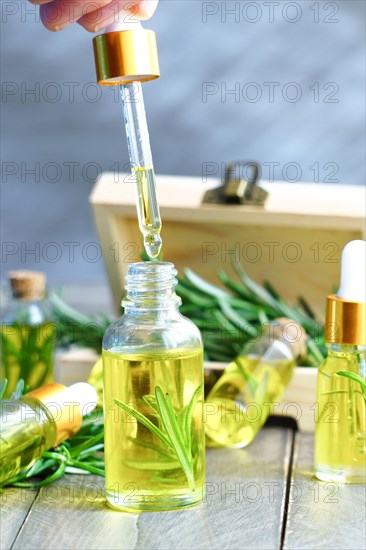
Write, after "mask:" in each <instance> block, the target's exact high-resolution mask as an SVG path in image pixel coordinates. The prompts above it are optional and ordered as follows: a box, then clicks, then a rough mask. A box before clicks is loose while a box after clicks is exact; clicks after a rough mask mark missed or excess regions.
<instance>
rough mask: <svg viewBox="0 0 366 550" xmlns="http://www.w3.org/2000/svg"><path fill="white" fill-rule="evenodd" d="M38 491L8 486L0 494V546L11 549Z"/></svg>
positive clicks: (6, 549)
mask: <svg viewBox="0 0 366 550" xmlns="http://www.w3.org/2000/svg"><path fill="white" fill-rule="evenodd" d="M37 493H38V491H34V490H31V489H16V488H15V487H8V488H6V489H3V492H2V493H1V495H0V502H1V511H0V525H1V530H0V548H1V549H2V550H10V548H11V546H12V544H13V542H14V540H15V539H16V537H17V535H18V533H19V531H20V529H21V527H22V525H23V523H24V521H25V519H26V517H27V514H28V512H29V510H30V509H31V507H32V504H33V502H34V500H35V499H36V497H37Z"/></svg>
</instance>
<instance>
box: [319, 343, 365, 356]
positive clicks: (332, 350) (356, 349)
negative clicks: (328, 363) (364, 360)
mask: <svg viewBox="0 0 366 550" xmlns="http://www.w3.org/2000/svg"><path fill="white" fill-rule="evenodd" d="M327 347H328V354H329V355H338V354H340V353H341V354H345V353H350V354H364V355H366V346H355V345H353V344H333V343H331V344H329V343H328V344H327Z"/></svg>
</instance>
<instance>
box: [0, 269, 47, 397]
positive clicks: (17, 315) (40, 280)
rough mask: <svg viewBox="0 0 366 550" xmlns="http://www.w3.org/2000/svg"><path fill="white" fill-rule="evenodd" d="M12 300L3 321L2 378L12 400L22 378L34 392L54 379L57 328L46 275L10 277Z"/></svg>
mask: <svg viewBox="0 0 366 550" xmlns="http://www.w3.org/2000/svg"><path fill="white" fill-rule="evenodd" d="M8 276H9V281H10V285H11V289H12V298H11V300H10V302H9V305H8V308H7V310H6V312H5V314H4V316H3V318H2V320H1V379H2V380H4V379H7V381H8V384H7V387H6V393H5V397H10V396H11V395H12V393H13V392H14V390H15V386H16V384H17V382H18V380H19V379H23V380H24V383H25V386H26V388H27V389H29V390H33V389H35V388H38V387H40V386H42V385H43V384H47V383H50V382H53V380H54V347H55V341H56V325H55V322H54V320H53V316H52V311H51V308H50V305H49V304H48V302H47V301H46V300H45V286H46V277H45V274H44V273H42V272H36V271H13V272H10V273H9V274H8Z"/></svg>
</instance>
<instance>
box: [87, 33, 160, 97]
mask: <svg viewBox="0 0 366 550" xmlns="http://www.w3.org/2000/svg"><path fill="white" fill-rule="evenodd" d="M93 45H94V58H95V67H96V72H97V81H98V84H100V85H101V86H118V85H119V84H130V83H131V82H147V81H148V80H154V79H155V78H159V76H160V68H159V59H158V49H157V46H156V36H155V32H154V31H149V30H146V29H142V28H139V29H133V30H124V31H116V32H107V33H104V34H100V35H99V36H96V37H95V38H94V39H93Z"/></svg>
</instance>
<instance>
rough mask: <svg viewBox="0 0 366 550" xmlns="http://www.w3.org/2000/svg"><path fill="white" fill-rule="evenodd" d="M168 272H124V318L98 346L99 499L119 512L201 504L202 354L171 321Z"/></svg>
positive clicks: (136, 267) (182, 326)
mask: <svg viewBox="0 0 366 550" xmlns="http://www.w3.org/2000/svg"><path fill="white" fill-rule="evenodd" d="M176 273H177V272H176V270H175V268H174V265H173V264H171V263H165V262H139V263H135V264H130V265H129V266H128V273H127V277H126V280H127V285H126V289H127V296H126V298H125V299H124V300H123V302H122V304H123V306H124V315H123V316H122V317H121V318H120V319H118V320H117V321H116V322H115V323H113V324H112V325H111V326H110V327H109V328H108V330H107V331H106V333H105V336H104V339H103V383H104V415H105V462H106V495H107V501H108V503H109V505H110V506H112V507H113V508H116V509H119V510H127V511H133V510H135V511H136V510H140V511H141V510H145V511H149V510H151V511H157V510H169V509H177V508H183V507H186V506H191V505H193V504H196V503H198V502H199V501H200V500H202V498H203V483H204V478H205V441H204V428H203V421H202V407H203V399H204V396H203V349H202V340H201V335H200V333H199V330H198V329H197V327H196V326H195V325H194V324H193V323H192V322H191V321H190V320H188V319H186V318H185V317H183V316H182V315H181V314H180V313H179V309H178V308H179V305H180V303H181V301H180V298H178V296H177V295H176V294H175V291H174V287H175V285H176V279H175V276H176Z"/></svg>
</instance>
